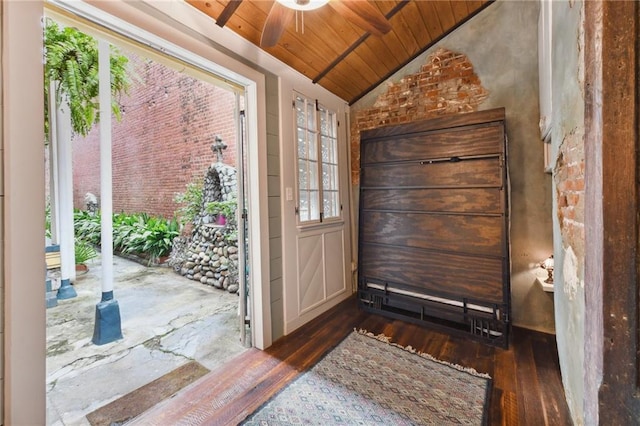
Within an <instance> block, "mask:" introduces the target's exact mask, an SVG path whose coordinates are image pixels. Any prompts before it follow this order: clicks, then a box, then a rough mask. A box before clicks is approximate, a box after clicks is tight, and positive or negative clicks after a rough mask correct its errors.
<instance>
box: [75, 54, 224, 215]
mask: <svg viewBox="0 0 640 426" xmlns="http://www.w3.org/2000/svg"><path fill="white" fill-rule="evenodd" d="M128 56H129V57H130V60H131V66H132V69H133V73H132V74H133V76H134V81H133V84H132V86H131V88H130V90H129V94H128V95H126V96H123V97H122V98H121V99H120V100H119V102H120V104H121V105H122V106H123V111H124V115H123V117H122V120H121V121H120V122H118V121H117V120H115V119H114V120H113V127H112V129H113V130H112V133H113V134H112V140H113V149H112V155H113V211H114V212H120V211H124V212H127V213H135V212H147V213H149V214H153V215H160V216H164V217H167V218H170V217H172V216H173V214H174V211H175V210H176V207H177V206H176V204H175V203H174V202H173V198H174V196H175V194H176V193H179V192H184V189H185V186H186V184H187V183H189V182H191V181H192V180H193V179H194V178H203V177H204V174H205V173H206V170H207V168H208V167H209V165H210V164H211V163H212V162H214V161H215V156H214V154H213V152H212V151H211V148H210V146H211V144H212V143H213V141H214V136H215V135H220V136H221V137H222V140H223V142H225V143H226V144H227V145H228V148H227V149H226V150H225V151H224V155H223V161H224V163H226V164H228V165H231V166H235V162H236V148H235V146H236V140H235V139H236V123H235V118H234V109H235V95H234V94H233V93H232V92H230V91H227V90H224V89H222V88H219V87H216V86H213V85H211V84H209V83H206V82H202V81H200V80H196V79H194V78H192V77H189V76H186V75H184V74H181V73H179V72H177V71H174V70H173V69H170V68H167V67H165V66H163V65H161V64H158V63H156V62H153V61H150V60H147V59H144V58H140V57H137V56H135V55H133V54H128ZM73 167H74V170H73V175H74V176H73V179H74V205H75V207H76V208H83V207H84V196H85V194H86V193H87V192H92V193H93V194H95V195H97V196H98V198H99V197H100V143H99V128H98V127H96V128H94V129H93V130H92V131H91V133H90V134H89V135H88V136H87V137H86V138H75V139H74V142H73Z"/></svg>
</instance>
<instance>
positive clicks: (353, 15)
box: [329, 0, 391, 35]
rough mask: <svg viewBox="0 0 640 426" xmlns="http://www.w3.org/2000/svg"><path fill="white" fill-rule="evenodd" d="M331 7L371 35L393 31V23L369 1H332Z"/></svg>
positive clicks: (330, 2)
mask: <svg viewBox="0 0 640 426" xmlns="http://www.w3.org/2000/svg"><path fill="white" fill-rule="evenodd" d="M329 5H331V7H333V8H334V9H335V10H336V11H337V12H338V13H340V14H342V16H344V17H345V19H348V20H349V21H351V22H352V23H354V24H355V25H357V26H359V27H360V28H362V29H364V30H367V31H369V32H370V33H371V34H375V35H383V34H386V33H388V32H389V31H391V23H390V22H389V20H388V19H387V18H386V17H385V16H384V15H383V14H382V12H380V11H379V10H378V8H377V7H375V6H374V5H372V4H371V3H369V2H368V1H367V0H331V1H329Z"/></svg>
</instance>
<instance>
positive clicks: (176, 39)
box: [0, 0, 271, 424]
mask: <svg viewBox="0 0 640 426" xmlns="http://www.w3.org/2000/svg"><path fill="white" fill-rule="evenodd" d="M159 3H163V2H159ZM72 4H73V5H74V7H79V8H83V9H84V8H86V9H87V10H89V9H91V10H93V11H94V12H95V13H96V15H97V16H98V17H100V18H101V19H103V18H107V15H105V12H106V13H109V14H111V15H113V16H115V17H117V18H114V19H118V20H120V21H122V22H127V23H129V24H131V25H133V26H134V27H137V28H138V29H139V30H141V31H145V32H147V33H148V34H150V35H153V36H154V37H156V38H159V39H164V40H167V41H169V42H171V43H173V44H174V45H175V46H176V47H178V48H179V49H182V50H183V51H185V52H190V53H193V54H194V55H197V56H198V57H200V58H202V59H203V60H205V61H207V63H208V64H220V63H224V64H225V67H220V66H218V68H216V70H215V71H216V73H218V74H222V75H226V76H227V77H229V78H232V79H234V81H236V82H238V83H240V84H241V85H242V86H244V87H245V88H246V102H247V109H246V111H247V123H248V126H247V138H248V141H249V144H250V145H249V147H250V149H249V152H248V161H249V164H250V167H249V172H250V173H249V176H248V187H249V194H248V195H249V197H250V198H251V200H252V201H253V204H252V206H253V211H252V214H251V215H250V217H249V220H250V224H249V227H250V234H251V235H250V241H251V248H250V250H251V253H250V258H249V262H250V267H251V271H252V290H253V298H252V302H253V304H252V310H253V312H252V318H258V317H260V318H262V320H263V321H262V324H261V327H259V328H258V327H254V328H253V332H254V334H253V344H254V346H256V347H258V348H266V347H268V346H270V345H271V310H270V308H271V306H270V293H269V240H268V214H267V187H266V182H267V172H266V163H267V160H266V145H267V144H266V108H265V97H266V96H265V78H264V75H263V74H262V73H260V72H258V71H256V70H254V69H252V68H250V67H248V66H246V65H244V64H242V63H240V62H238V61H236V60H234V59H232V58H230V57H228V56H226V55H225V54H223V53H222V52H220V51H217V50H215V49H213V48H212V47H211V45H210V44H208V43H206V42H205V40H198V39H196V38H194V37H192V36H189V35H187V34H184V33H181V32H179V31H176V30H175V28H172V27H171V26H170V25H168V24H166V23H164V22H162V21H161V20H159V19H156V18H153V17H152V16H150V15H148V14H145V13H140V12H139V11H136V10H135V8H134V7H133V6H132V5H131V4H128V3H124V2H121V1H118V2H115V1H113V2H112V1H109V2H104V1H102V2H95V5H96V6H99V8H97V7H94V6H91V5H89V4H87V3H83V2H74V3H72ZM0 7H1V8H2V16H1V19H2V21H1V22H2V71H1V72H2V76H1V77H2V104H1V105H2V123H1V124H2V147H1V148H2V151H3V152H2V154H3V157H4V158H3V163H4V169H3V172H2V179H3V187H1V188H0V191H1V192H0V208H2V213H1V214H2V220H3V224H2V229H0V231H1V232H0V242H2V246H0V251H1V253H0V257H1V261H2V262H1V263H2V265H0V266H2V267H3V268H2V277H3V282H2V285H3V287H4V288H3V290H4V306H3V307H4V312H3V313H4V315H3V317H4V323H3V328H2V331H3V340H2V341H1V343H2V344H3V345H2V349H1V351H2V354H3V356H4V359H3V361H4V371H3V374H2V377H1V378H0V380H1V381H2V401H3V407H1V408H2V409H3V413H2V419H3V420H4V424H44V423H45V418H46V415H45V413H46V402H45V388H46V387H45V376H46V367H45V353H46V330H45V322H46V321H45V316H46V315H45V312H46V311H45V303H44V302H45V299H44V296H45V295H44V279H45V268H44V168H43V167H42V166H41V163H40V162H39V161H38V159H41V158H42V156H43V146H42V143H43V141H44V126H42V124H41V123H43V122H44V110H43V101H42V93H44V88H43V78H42V22H41V19H42V15H43V11H44V2H43V1H39V0H32V1H28V2H18V1H12V2H2V4H1V6H0ZM205 69H207V68H205ZM221 71H224V72H221ZM38 123H40V125H38ZM39 247H40V248H41V249H42V250H41V251H40V250H39V249H38V248H39ZM38 263H39V264H41V265H42V268H38V267H35V265H37V264H38Z"/></svg>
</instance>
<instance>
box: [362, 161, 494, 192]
mask: <svg viewBox="0 0 640 426" xmlns="http://www.w3.org/2000/svg"><path fill="white" fill-rule="evenodd" d="M361 179H362V181H361V185H362V187H363V188H365V189H366V188H367V187H376V188H398V187H427V188H428V187H443V186H444V187H476V186H480V187H487V186H490V187H501V186H502V169H501V159H500V158H499V157H490V158H482V159H474V160H464V161H459V162H449V161H447V162H438V163H432V164H428V163H426V164H422V163H420V162H412V163H397V164H388V165H384V166H370V167H366V168H364V169H363V172H362V177H361Z"/></svg>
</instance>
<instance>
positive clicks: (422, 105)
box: [351, 49, 488, 185]
mask: <svg viewBox="0 0 640 426" xmlns="http://www.w3.org/2000/svg"><path fill="white" fill-rule="evenodd" d="M487 96H488V92H487V90H486V89H485V88H484V87H482V84H481V83H480V79H479V78H478V76H477V75H476V73H475V72H474V70H473V64H472V63H471V62H470V61H469V59H468V58H467V57H466V56H465V55H463V54H461V53H456V52H452V51H449V50H446V49H438V50H437V51H436V52H434V53H433V54H431V55H429V57H428V58H427V61H426V63H425V64H424V65H423V66H422V67H421V69H420V71H419V72H418V73H416V74H409V75H407V76H405V77H404V78H402V79H401V80H400V81H399V82H398V83H391V84H389V87H388V89H387V91H386V92H385V93H383V94H381V95H380V96H379V97H378V99H377V100H376V102H375V104H374V105H373V107H372V108H369V109H365V110H361V111H358V112H357V113H356V114H355V117H354V119H353V120H352V122H351V181H352V183H353V184H354V185H355V184H358V182H359V180H360V176H359V174H360V132H361V131H362V130H367V129H373V128H376V127H380V126H387V125H393V124H399V123H407V122H411V121H416V120H421V119H425V118H431V117H435V116H438V115H445V114H455V113H461V112H472V111H476V110H477V109H478V105H480V104H481V103H482V101H484V100H485V99H486V98H487Z"/></svg>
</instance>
